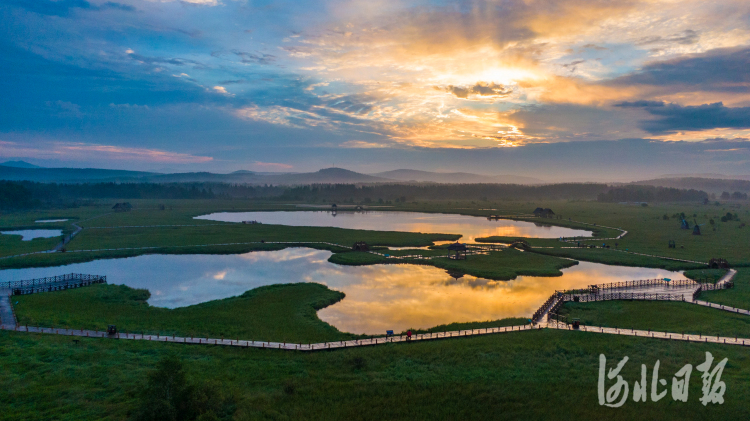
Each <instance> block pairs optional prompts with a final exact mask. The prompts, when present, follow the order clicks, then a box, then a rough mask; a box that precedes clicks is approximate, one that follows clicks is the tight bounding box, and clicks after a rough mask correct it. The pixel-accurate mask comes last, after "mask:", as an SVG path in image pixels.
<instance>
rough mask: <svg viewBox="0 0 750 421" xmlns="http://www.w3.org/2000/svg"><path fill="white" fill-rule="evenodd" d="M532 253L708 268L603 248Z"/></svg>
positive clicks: (671, 267) (625, 263) (621, 263)
mask: <svg viewBox="0 0 750 421" xmlns="http://www.w3.org/2000/svg"><path fill="white" fill-rule="evenodd" d="M532 252H533V253H537V254H544V255H548V256H558V257H567V258H569V259H575V260H583V261H587V262H594V263H603V264H606V265H618V266H637V267H649V268H659V269H667V270H672V271H675V270H683V269H705V268H707V267H708V266H706V265H703V264H699V263H688V262H682V261H677V260H669V259H661V258H658V257H651V256H640V255H637V254H632V253H627V252H623V251H617V250H612V249H601V248H599V249H586V248H580V249H579V248H572V249H562V248H554V249H532Z"/></svg>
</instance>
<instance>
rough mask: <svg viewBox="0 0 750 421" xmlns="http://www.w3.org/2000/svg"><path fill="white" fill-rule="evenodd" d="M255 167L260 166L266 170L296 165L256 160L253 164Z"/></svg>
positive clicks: (286, 168) (283, 168)
mask: <svg viewBox="0 0 750 421" xmlns="http://www.w3.org/2000/svg"><path fill="white" fill-rule="evenodd" d="M251 165H252V166H253V167H258V168H261V169H266V170H269V169H270V170H288V169H292V168H294V165H289V164H281V163H278V162H261V161H255V162H253V163H252V164H251Z"/></svg>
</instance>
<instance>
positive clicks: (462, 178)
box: [372, 169, 544, 184]
mask: <svg viewBox="0 0 750 421" xmlns="http://www.w3.org/2000/svg"><path fill="white" fill-rule="evenodd" d="M372 175H373V176H376V177H382V178H389V179H391V180H397V181H406V182H408V181H416V182H420V183H444V184H480V183H492V184H543V183H544V182H543V181H542V180H540V179H537V178H533V177H523V176H518V175H481V174H472V173H466V172H452V173H442V172H431V171H419V170H408V169H401V170H393V171H385V172H381V173H376V174H372Z"/></svg>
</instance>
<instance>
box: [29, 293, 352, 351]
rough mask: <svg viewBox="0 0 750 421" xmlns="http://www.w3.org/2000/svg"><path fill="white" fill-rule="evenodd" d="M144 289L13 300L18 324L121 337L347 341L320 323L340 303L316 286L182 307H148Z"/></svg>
mask: <svg viewBox="0 0 750 421" xmlns="http://www.w3.org/2000/svg"><path fill="white" fill-rule="evenodd" d="M149 296H150V294H149V292H148V291H147V290H137V289H132V288H129V287H127V286H124V285H106V284H100V285H93V286H90V287H86V288H80V289H75V290H67V291H59V292H53V293H43V294H32V295H22V296H17V297H14V301H18V304H17V305H16V306H15V309H16V314H17V317H18V322H19V323H20V324H22V325H30V326H48V327H56V328H72V329H96V330H105V329H106V327H107V325H110V324H114V325H117V328H118V330H120V331H124V332H145V333H150V334H157V333H158V334H161V335H177V336H196V337H213V338H217V337H225V338H241V339H252V340H261V341H286V342H300V343H303V342H304V343H306V342H311V341H333V340H342V339H350V338H352V337H353V336H352V335H349V334H346V333H342V332H339V331H338V330H337V329H335V328H334V327H333V326H330V325H328V324H327V323H324V322H322V321H321V320H320V319H319V318H318V316H317V314H316V311H317V310H319V309H321V308H323V307H326V306H328V305H331V304H333V303H335V302H337V301H340V300H341V299H343V298H344V294H343V293H341V292H338V291H333V290H330V289H328V288H326V287H325V286H323V285H320V284H314V283H297V284H280V285H269V286H264V287H260V288H256V289H253V290H250V291H248V292H246V293H244V294H242V295H240V296H237V297H232V298H225V299H223V300H215V301H209V302H206V303H201V304H196V305H192V306H188V307H181V308H176V309H166V308H161V307H152V306H150V305H149V304H148V303H147V302H146V300H147V299H148V298H149Z"/></svg>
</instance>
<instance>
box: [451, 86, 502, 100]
mask: <svg viewBox="0 0 750 421" xmlns="http://www.w3.org/2000/svg"><path fill="white" fill-rule="evenodd" d="M445 91H446V92H450V93H451V94H453V95H455V96H456V98H464V99H466V98H468V97H469V95H478V96H487V97H502V96H508V95H510V94H511V93H513V89H512V88H509V87H507V86H504V85H500V84H497V83H486V82H477V84H476V85H474V86H466V87H464V86H453V85H448V87H447V88H445Z"/></svg>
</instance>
